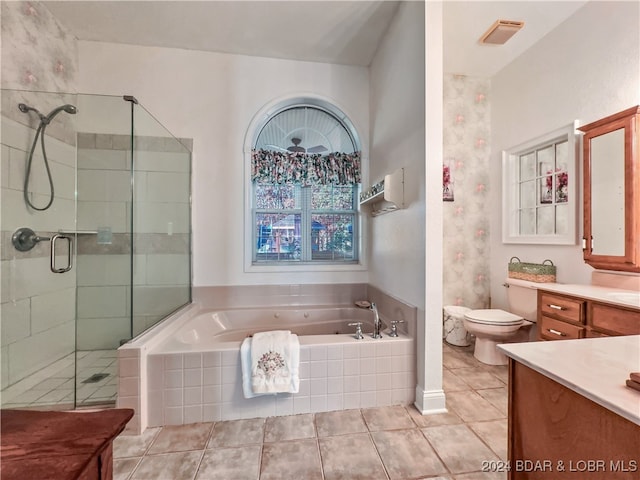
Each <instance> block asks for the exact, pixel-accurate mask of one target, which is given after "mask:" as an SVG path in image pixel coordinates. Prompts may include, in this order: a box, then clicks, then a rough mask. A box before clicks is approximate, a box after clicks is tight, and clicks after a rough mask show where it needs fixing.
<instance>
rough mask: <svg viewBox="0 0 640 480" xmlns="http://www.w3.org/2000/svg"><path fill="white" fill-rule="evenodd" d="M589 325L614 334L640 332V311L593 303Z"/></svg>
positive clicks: (634, 333) (635, 333)
mask: <svg viewBox="0 0 640 480" xmlns="http://www.w3.org/2000/svg"><path fill="white" fill-rule="evenodd" d="M589 325H590V326H591V327H592V328H594V329H597V330H604V331H605V332H607V333H610V334H612V335H616V334H617V335H637V334H640V311H634V310H624V309H622V308H620V307H612V306H609V305H603V304H600V303H591V305H590V311H589Z"/></svg>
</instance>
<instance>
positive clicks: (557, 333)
mask: <svg viewBox="0 0 640 480" xmlns="http://www.w3.org/2000/svg"><path fill="white" fill-rule="evenodd" d="M538 328H539V330H538V337H539V338H540V339H541V340H569V339H575V338H584V335H585V328H584V327H577V326H575V325H571V324H570V323H566V322H562V321H560V320H556V319H555V318H549V317H546V316H544V315H543V316H542V318H541V321H540V322H538Z"/></svg>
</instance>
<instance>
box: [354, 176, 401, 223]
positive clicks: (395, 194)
mask: <svg viewBox="0 0 640 480" xmlns="http://www.w3.org/2000/svg"><path fill="white" fill-rule="evenodd" d="M360 207H361V208H362V209H363V210H364V211H367V212H368V213H369V214H370V215H371V216H372V217H376V216H378V215H382V214H385V213H389V212H393V211H395V210H398V209H401V208H404V168H399V169H398V170H396V171H395V172H393V173H391V174H389V175H385V176H384V180H383V181H381V182H378V183H376V184H375V185H372V186H371V187H369V188H368V189H367V190H365V191H363V192H362V193H361V194H360Z"/></svg>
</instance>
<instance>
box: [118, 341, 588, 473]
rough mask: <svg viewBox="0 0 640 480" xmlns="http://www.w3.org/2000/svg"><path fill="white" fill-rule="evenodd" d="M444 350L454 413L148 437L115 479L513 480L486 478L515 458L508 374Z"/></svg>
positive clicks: (234, 424) (133, 445) (300, 418)
mask: <svg viewBox="0 0 640 480" xmlns="http://www.w3.org/2000/svg"><path fill="white" fill-rule="evenodd" d="M442 349H443V354H444V357H443V365H444V370H443V373H444V390H445V391H446V392H447V409H448V412H447V413H440V414H434V415H424V416H423V415H420V413H419V412H418V411H417V410H416V409H415V408H414V407H413V406H404V407H403V406H390V407H374V408H365V409H354V410H343V411H337V412H323V413H315V414H301V415H291V416H280V417H267V418H255V419H242V420H230V421H221V422H203V423H197V424H190V425H177V426H165V427H155V428H148V429H147V430H146V431H145V433H144V434H143V435H125V434H123V435H120V436H119V437H118V438H117V439H116V440H115V442H114V454H113V456H114V480H126V479H129V480H138V479H143V478H154V479H161V478H162V479H164V478H171V479H172V480H193V479H194V478H195V479H196V480H214V479H216V480H230V479H234V480H237V479H243V478H250V479H254V480H257V479H258V478H260V480H268V479H293V478H295V479H305V480H308V479H318V480H320V479H326V480H338V479H349V480H364V479H366V480H373V479H380V480H382V479H387V480H388V479H392V480H409V479H413V480H415V479H418V478H420V479H426V478H430V479H432V480H454V479H455V480H480V479H482V480H506V478H507V474H506V472H494V471H491V472H482V470H483V469H486V467H487V465H488V464H489V462H497V461H498V460H502V461H504V460H506V458H507V385H506V382H507V370H508V369H507V366H490V365H484V364H482V363H480V362H478V361H477V360H476V359H475V358H474V357H473V345H472V346H470V347H451V346H449V345H447V344H444V345H443V347H442ZM585 478H586V477H585ZM594 478H595V477H594Z"/></svg>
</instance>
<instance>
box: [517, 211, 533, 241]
mask: <svg viewBox="0 0 640 480" xmlns="http://www.w3.org/2000/svg"><path fill="white" fill-rule="evenodd" d="M535 234H536V211H535V209H533V208H526V209H524V210H520V235H535Z"/></svg>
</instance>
